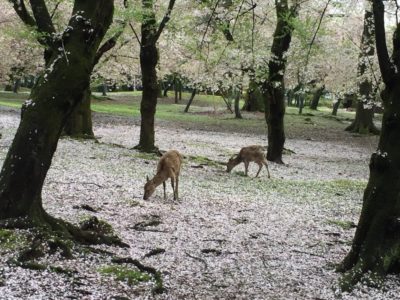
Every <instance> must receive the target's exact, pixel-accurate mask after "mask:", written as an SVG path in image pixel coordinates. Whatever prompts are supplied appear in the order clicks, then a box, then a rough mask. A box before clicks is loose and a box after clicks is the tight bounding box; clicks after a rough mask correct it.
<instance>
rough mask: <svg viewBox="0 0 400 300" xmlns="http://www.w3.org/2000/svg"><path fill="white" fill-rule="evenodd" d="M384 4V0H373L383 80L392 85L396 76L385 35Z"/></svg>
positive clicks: (376, 37)
mask: <svg viewBox="0 0 400 300" xmlns="http://www.w3.org/2000/svg"><path fill="white" fill-rule="evenodd" d="M384 8H385V7H384V4H383V2H382V0H372V11H373V13H374V20H375V40H376V52H377V54H378V61H379V67H380V69H381V74H382V79H383V82H384V83H385V84H386V85H387V86H390V85H391V82H392V80H393V78H394V76H395V71H394V66H393V64H392V63H391V61H390V57H389V53H388V48H387V44H386V36H385V33H386V32H385V19H384V13H385V11H384Z"/></svg>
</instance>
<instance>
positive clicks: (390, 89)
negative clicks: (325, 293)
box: [338, 0, 400, 290]
mask: <svg viewBox="0 0 400 300" xmlns="http://www.w3.org/2000/svg"><path fill="white" fill-rule="evenodd" d="M372 3H373V14H374V21H375V28H376V49H377V53H378V60H379V66H380V69H381V74H382V78H383V81H384V83H385V90H384V92H383V93H382V99H383V106H384V113H383V120H382V130H381V134H380V139H379V144H378V149H377V151H376V152H375V153H373V154H372V156H371V160H370V177H369V181H368V184H367V187H366V189H365V192H364V198H363V207H362V211H361V216H360V219H359V222H358V226H357V230H356V233H355V236H354V239H353V243H352V247H351V250H350V252H349V253H348V255H347V256H346V258H345V259H344V260H343V262H342V263H341V265H340V266H339V268H338V269H339V271H343V272H346V273H345V274H344V276H343V277H342V279H341V287H342V289H344V290H348V289H351V287H352V286H353V285H354V284H355V283H357V282H358V281H360V280H361V279H363V278H366V276H365V275H366V273H367V272H369V275H368V277H369V279H371V277H372V278H375V279H377V278H382V277H383V276H384V275H385V274H387V273H390V272H397V273H398V272H399V267H400V75H399V73H398V72H397V71H396V70H398V69H399V67H400V43H399V41H400V25H399V24H398V25H397V28H396V30H395V33H394V39H393V54H392V59H391V58H390V56H389V53H388V50H387V46H386V38H385V25H384V4H383V2H382V1H381V0H374V1H372Z"/></svg>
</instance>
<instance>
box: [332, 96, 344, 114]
mask: <svg viewBox="0 0 400 300" xmlns="http://www.w3.org/2000/svg"><path fill="white" fill-rule="evenodd" d="M340 102H342V98H338V99H337V101H336V102H335V103H334V104H333V109H332V116H337V112H338V109H339V106H340Z"/></svg>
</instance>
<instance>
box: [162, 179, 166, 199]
mask: <svg viewBox="0 0 400 300" xmlns="http://www.w3.org/2000/svg"><path fill="white" fill-rule="evenodd" d="M162 185H163V188H164V200H165V199H167V195H166V193H165V186H166V184H165V181H163V183H162Z"/></svg>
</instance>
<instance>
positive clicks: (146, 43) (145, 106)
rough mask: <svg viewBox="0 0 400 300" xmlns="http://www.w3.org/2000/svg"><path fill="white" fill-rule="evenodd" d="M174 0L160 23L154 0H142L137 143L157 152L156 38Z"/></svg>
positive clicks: (137, 146) (167, 18)
mask: <svg viewBox="0 0 400 300" xmlns="http://www.w3.org/2000/svg"><path fill="white" fill-rule="evenodd" d="M174 4H175V0H170V2H169V5H168V9H167V13H166V14H165V16H164V18H163V20H162V21H161V23H160V24H159V25H158V26H157V21H156V16H155V12H154V1H153V0H142V9H143V19H142V26H141V34H142V37H141V42H140V68H141V71H142V84H143V92H142V101H141V103H140V114H141V124H140V140H139V144H138V145H136V146H135V148H136V149H138V150H140V151H143V152H154V151H156V150H157V148H156V146H155V133H154V118H155V114H156V106H157V95H158V82H157V71H156V66H157V63H158V58H159V57H158V49H157V45H156V43H157V40H158V39H159V37H160V35H161V33H162V31H163V29H164V27H165V25H166V24H167V22H168V21H169V19H170V15H171V11H172V9H173V7H174Z"/></svg>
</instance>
